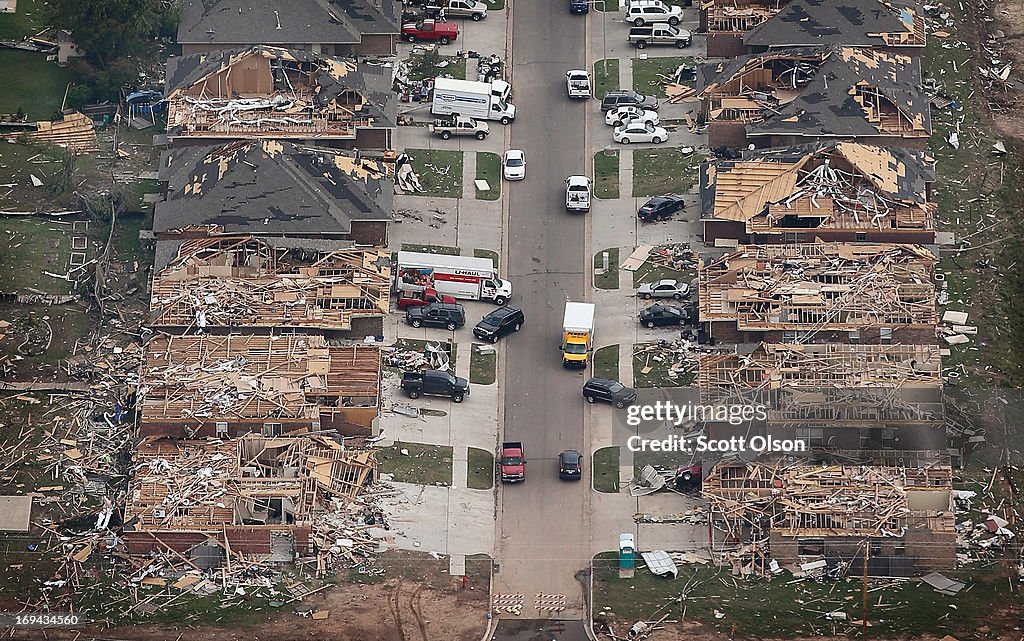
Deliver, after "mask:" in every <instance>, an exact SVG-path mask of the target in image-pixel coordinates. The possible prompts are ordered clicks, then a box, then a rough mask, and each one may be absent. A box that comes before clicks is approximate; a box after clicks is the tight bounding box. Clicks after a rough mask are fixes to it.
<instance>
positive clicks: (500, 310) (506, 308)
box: [485, 305, 523, 318]
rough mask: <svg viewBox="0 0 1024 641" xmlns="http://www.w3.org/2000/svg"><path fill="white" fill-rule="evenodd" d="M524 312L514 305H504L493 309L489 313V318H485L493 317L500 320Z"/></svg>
mask: <svg viewBox="0 0 1024 641" xmlns="http://www.w3.org/2000/svg"><path fill="white" fill-rule="evenodd" d="M522 311H523V310H521V309H519V308H518V307H515V306H513V305H503V306H501V307H496V308H495V309H492V310H491V311H490V312H488V313H487V316H486V317H485V318H489V317H492V316H494V317H498V318H505V317H506V316H511V315H512V314H517V313H522Z"/></svg>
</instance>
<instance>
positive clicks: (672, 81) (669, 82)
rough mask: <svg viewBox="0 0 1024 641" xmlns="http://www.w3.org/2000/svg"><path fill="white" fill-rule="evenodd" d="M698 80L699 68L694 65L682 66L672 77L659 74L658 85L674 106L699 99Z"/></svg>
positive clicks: (677, 68)
mask: <svg viewBox="0 0 1024 641" xmlns="http://www.w3.org/2000/svg"><path fill="white" fill-rule="evenodd" d="M696 80H697V68H696V67H694V66H693V65H687V64H681V65H679V66H678V67H676V70H675V71H674V72H673V73H672V74H671V75H665V74H658V83H659V84H660V85H661V88H662V91H664V92H665V95H666V96H668V101H669V102H670V103H672V104H678V103H680V102H686V101H688V100H691V99H695V98H696V97H697V89H696V88H695V87H694V83H695V82H696Z"/></svg>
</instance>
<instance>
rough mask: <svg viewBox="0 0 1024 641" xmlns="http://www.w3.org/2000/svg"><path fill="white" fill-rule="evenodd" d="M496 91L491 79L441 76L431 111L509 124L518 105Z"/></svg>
mask: <svg viewBox="0 0 1024 641" xmlns="http://www.w3.org/2000/svg"><path fill="white" fill-rule="evenodd" d="M494 91H503V89H501V88H495V87H493V86H492V83H489V82H473V81H472V80H458V79H455V78H438V79H436V80H435V81H434V99H433V102H432V103H431V105H430V112H431V113H433V114H434V115H435V116H450V115H452V114H458V115H460V116H471V117H473V118H480V119H481V120H497V121H499V122H501V124H503V125H507V124H509V123H510V122H512V121H513V120H515V119H516V106H515V105H513V104H510V103H507V102H505V101H504V100H503V99H502V98H501V97H500V96H495V95H494V93H493V92H494Z"/></svg>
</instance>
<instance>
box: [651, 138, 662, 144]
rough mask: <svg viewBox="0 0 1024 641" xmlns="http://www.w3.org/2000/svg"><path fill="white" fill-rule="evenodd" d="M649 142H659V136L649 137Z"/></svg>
mask: <svg viewBox="0 0 1024 641" xmlns="http://www.w3.org/2000/svg"><path fill="white" fill-rule="evenodd" d="M651 142H653V143H654V144H658V143H659V142H661V138H659V137H657V136H655V137H654V138H651Z"/></svg>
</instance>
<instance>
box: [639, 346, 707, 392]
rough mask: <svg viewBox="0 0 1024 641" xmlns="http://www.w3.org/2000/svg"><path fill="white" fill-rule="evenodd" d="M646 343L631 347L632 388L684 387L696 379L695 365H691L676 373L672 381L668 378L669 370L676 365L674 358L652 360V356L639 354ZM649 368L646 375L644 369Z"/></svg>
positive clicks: (663, 357) (662, 357)
mask: <svg viewBox="0 0 1024 641" xmlns="http://www.w3.org/2000/svg"><path fill="white" fill-rule="evenodd" d="M644 345H646V343H637V344H636V345H634V346H633V387H636V388H643V387H684V386H687V385H692V384H693V382H694V381H695V380H696V379H697V367H696V363H691V364H690V365H689V366H688V367H687V369H685V370H684V371H682V372H678V373H677V374H676V377H675V378H674V379H673V378H671V377H670V376H669V370H670V369H671V368H672V367H673V366H674V365H676V364H677V362H680V361H676V360H674V357H671V356H659V358H661V361H656V360H654V355H650V354H647V353H644V352H639V351H638V350H640V349H641V348H642V347H643V346H644ZM648 367H649V368H650V369H649V370H648V371H647V373H646V374H645V373H644V371H643V370H644V369H646V368H648Z"/></svg>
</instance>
